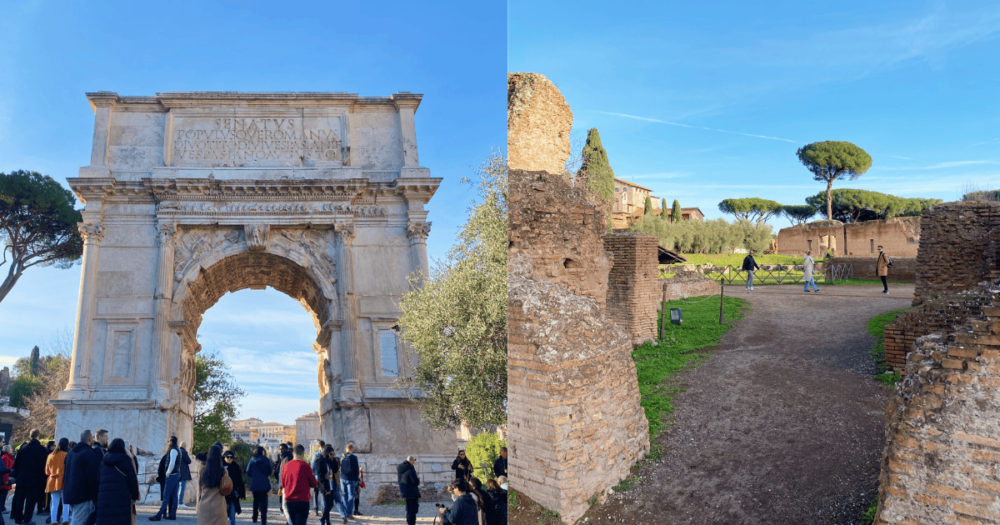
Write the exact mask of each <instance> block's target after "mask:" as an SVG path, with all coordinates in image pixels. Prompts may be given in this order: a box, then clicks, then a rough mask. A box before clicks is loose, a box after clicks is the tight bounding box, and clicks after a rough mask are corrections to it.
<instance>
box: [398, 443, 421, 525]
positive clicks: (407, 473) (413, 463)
mask: <svg viewBox="0 0 1000 525" xmlns="http://www.w3.org/2000/svg"><path fill="white" fill-rule="evenodd" d="M396 478H397V480H398V481H399V493H400V494H401V495H402V496H403V499H404V500H406V525H416V523H417V511H419V510H420V478H419V477H418V476H417V458H415V457H413V456H407V458H406V461H404V462H402V463H400V464H399V466H398V467H396Z"/></svg>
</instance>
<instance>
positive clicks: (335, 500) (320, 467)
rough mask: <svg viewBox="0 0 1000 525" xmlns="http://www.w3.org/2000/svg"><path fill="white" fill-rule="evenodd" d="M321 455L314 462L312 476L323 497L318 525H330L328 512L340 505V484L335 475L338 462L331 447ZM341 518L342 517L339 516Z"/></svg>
mask: <svg viewBox="0 0 1000 525" xmlns="http://www.w3.org/2000/svg"><path fill="white" fill-rule="evenodd" d="M320 452H322V453H323V454H322V455H321V456H320V457H319V459H318V460H316V462H315V463H316V467H315V468H314V469H313V474H314V475H315V476H316V481H317V482H318V483H317V484H318V486H319V491H320V494H322V495H323V513H322V514H321V515H320V520H319V522H320V525H330V511H332V510H333V508H334V505H341V504H342V503H341V501H340V483H338V482H337V478H338V476H337V473H338V472H339V471H340V461H338V460H337V451H336V450H335V449H334V448H333V445H327V446H325V447H323V450H321V451H320ZM341 517H342V518H343V516H341Z"/></svg>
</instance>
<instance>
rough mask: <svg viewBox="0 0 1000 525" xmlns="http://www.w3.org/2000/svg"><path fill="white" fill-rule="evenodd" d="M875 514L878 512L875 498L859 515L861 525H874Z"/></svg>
mask: <svg viewBox="0 0 1000 525" xmlns="http://www.w3.org/2000/svg"><path fill="white" fill-rule="evenodd" d="M876 512H878V497H876V498H875V501H874V502H873V503H872V504H871V505H869V506H868V509H867V510H865V513H864V514H862V515H861V523H863V524H865V525H869V524H871V523H874V522H875V513H876Z"/></svg>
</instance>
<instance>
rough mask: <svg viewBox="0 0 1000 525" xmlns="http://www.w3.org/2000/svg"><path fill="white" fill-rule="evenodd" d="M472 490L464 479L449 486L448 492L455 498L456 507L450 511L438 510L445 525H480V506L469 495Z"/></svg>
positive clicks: (445, 509) (440, 508)
mask: <svg viewBox="0 0 1000 525" xmlns="http://www.w3.org/2000/svg"><path fill="white" fill-rule="evenodd" d="M470 490H472V488H471V487H469V483H468V482H466V481H465V480H464V479H458V480H455V482H454V483H452V484H451V485H449V486H448V492H451V495H452V496H455V505H453V506H452V507H451V508H450V509H448V508H445V507H439V508H438V514H440V515H441V523H443V524H444V525H479V505H478V504H477V503H476V500H475V498H473V497H472V495H471V494H469V491H470Z"/></svg>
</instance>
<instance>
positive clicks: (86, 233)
mask: <svg viewBox="0 0 1000 525" xmlns="http://www.w3.org/2000/svg"><path fill="white" fill-rule="evenodd" d="M76 227H77V228H78V229H79V230H80V237H83V242H84V244H94V243H98V242H101V239H102V238H104V232H105V230H104V227H102V226H101V223H99V222H79V223H77V225H76Z"/></svg>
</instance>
